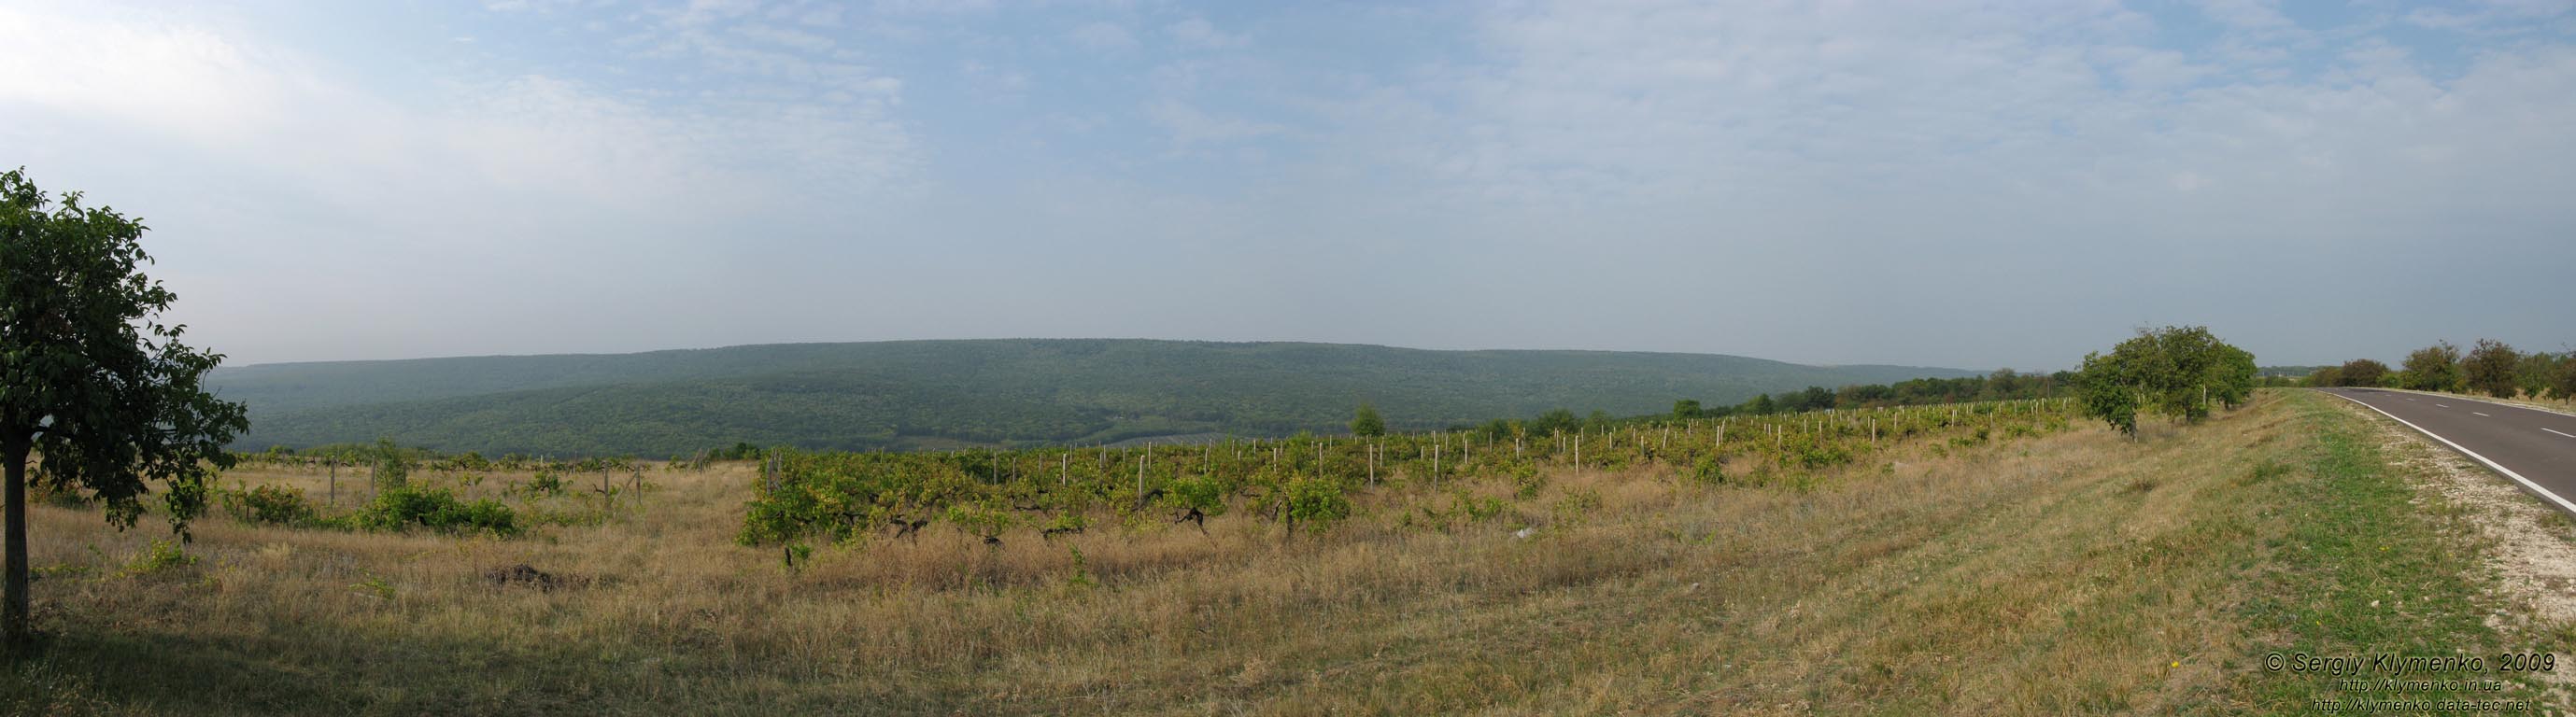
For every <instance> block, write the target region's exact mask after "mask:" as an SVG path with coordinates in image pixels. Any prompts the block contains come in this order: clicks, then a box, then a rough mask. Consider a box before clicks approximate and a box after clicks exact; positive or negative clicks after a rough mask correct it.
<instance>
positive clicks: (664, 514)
mask: <svg viewBox="0 0 2576 717" xmlns="http://www.w3.org/2000/svg"><path fill="white" fill-rule="evenodd" d="M2328 401H2329V399H2325V398H2323V397H2320V396H2317V395H2314V394H2310V393H2305V392H2267V393H2266V395H2265V396H2264V397H2263V398H2262V399H2261V400H2260V401H2259V402H2258V403H2257V405H2255V406H2254V407H2252V408H2250V409H2247V410H2244V411H2240V412H2237V413H2234V414H2229V415H2226V416H2223V417H2221V418H2219V419H2216V420H2215V421H2214V422H2213V423H2212V424H2210V425H2207V426H2203V427H2196V428H2175V427H2170V426H2162V425H2151V426H2149V430H2148V434H2147V435H2146V436H2144V437H2142V438H2141V439H2139V440H2135V441H2131V440H2124V439H2121V438H2118V437H2116V436H2113V435H2110V434H2108V433H2106V432H2103V431H2101V430H2098V429H2087V430H2083V431H2078V432H2074V433H2064V434H2057V435H2052V436H2046V437H2041V438H2034V439H2024V440H2019V441H2014V442H2005V443H2000V444H1993V445H1987V446H1977V447H1969V448H1955V447H1950V446H1940V445H1914V446H1910V447H1903V448H1898V449H1894V450H1893V452H1891V453H1889V454H1886V455H1884V456H1881V457H1882V458H1885V459H1887V460H1885V461H1882V462H1874V463H1872V464H1869V465H1862V466H1854V467H1850V468H1848V469H1842V470H1837V471H1833V472H1830V473H1827V474H1824V475H1821V476H1816V480H1814V481H1797V482H1795V483H1806V484H1808V485H1809V486H1810V487H1807V488H1804V489H1800V488H1792V487H1785V485H1774V486H1767V487H1764V486H1741V485H1735V486H1727V487H1719V488H1705V487H1699V486H1696V485H1693V484H1688V483H1684V482H1679V481H1674V480H1670V479H1667V478H1664V477H1662V476H1660V475H1659V474H1658V473H1657V472H1656V471H1654V470H1652V469H1646V470H1639V471H1634V472H1630V473H1623V474H1602V473H1594V472H1584V471H1565V472H1558V473H1555V474H1552V475H1551V476H1550V483H1549V487H1548V489H1547V490H1546V491H1545V492H1544V493H1543V494H1542V495H1540V496H1539V497H1537V498H1535V499H1531V500H1529V501H1525V502H1523V503H1520V504H1519V505H1520V506H1521V507H1520V508H1518V509H1517V510H1519V511H1520V513H1521V515H1522V516H1523V517H1525V518H1529V519H1533V520H1537V521H1539V522H1542V523H1544V524H1545V527H1544V528H1543V529H1542V531H1541V532H1540V533H1539V534H1538V535H1537V537H1535V538H1532V539H1529V540H1519V539H1515V538H1513V537H1511V536H1510V535H1509V534H1508V532H1507V530H1508V529H1509V527H1510V524H1509V523H1508V522H1506V523H1501V524H1497V523H1483V524H1478V523H1464V524H1460V527H1457V528H1456V529H1454V530H1451V531H1425V530H1421V529H1418V528H1416V529H1407V528H1399V527H1396V526H1397V524H1398V523H1399V522H1400V521H1399V520H1398V519H1397V516H1398V515H1407V514H1409V515H1416V516H1420V515H1424V514H1425V513H1424V512H1423V511H1425V510H1426V509H1429V510H1432V511H1435V512H1436V511H1437V510H1439V509H1440V508H1441V506H1443V505H1444V502H1443V501H1444V500H1445V499H1443V498H1439V497H1433V496H1423V495H1413V494H1393V495H1376V496H1372V497H1371V498H1369V499H1368V500H1366V501H1364V506H1366V508H1367V510H1366V511H1365V514H1364V516H1363V517H1361V518H1358V519H1355V520H1354V521H1353V522H1352V523H1350V524H1347V525H1345V526H1343V527H1342V528H1341V529H1339V530H1338V531H1336V532H1335V533H1334V534H1332V535H1330V536H1327V537H1324V538H1320V539H1314V538H1301V539H1298V540H1295V541H1286V542H1283V541H1282V540H1280V538H1279V536H1278V535H1277V534H1276V532H1275V529H1274V528H1269V527H1266V526H1265V525H1263V524H1260V523H1257V522H1253V521H1249V520H1246V519H1243V518H1241V517H1239V516H1234V515H1229V516H1225V517H1221V518H1219V519H1218V520H1216V521H1214V522H1212V524H1211V525H1212V531H1213V535H1212V536H1207V537H1202V536H1200V535H1198V534H1197V533H1196V532H1195V531H1188V530H1185V529H1183V530H1162V531H1152V532H1147V533H1144V534H1138V535H1129V534H1120V533H1115V532H1094V533H1092V534H1089V535H1082V536H1076V537H1074V538H1072V539H1069V540H1064V541H1058V542H1054V543H1048V542H1044V541H1040V540H1038V539H1036V537H1035V536H1031V535H1027V534H1025V533H1020V534H1013V535H1009V536H1006V540H1007V544H1006V545H1005V547H1003V548H1001V549H999V550H988V549H986V548H984V547H983V546H981V545H977V544H974V542H973V539H972V538H970V537H967V536H962V535H958V534H955V533H953V532H949V531H944V530H943V531H941V532H936V533H934V534H932V535H930V536H928V537H926V538H924V539H923V540H921V541H920V543H919V544H917V545H913V544H904V543H880V544H875V545H871V546H868V547H866V548H864V549H860V550H834V549H827V550H824V551H823V552H821V553H820V554H819V556H818V560H817V561H816V563H815V564H814V565H813V566H811V567H810V568H809V569H807V570H806V571H804V572H802V573H800V574H795V575H789V574H786V573H784V572H783V571H781V570H780V569H779V567H778V563H777V558H776V556H775V555H774V554H773V553H770V552H767V551H762V550H754V549H750V548H741V547H736V546H733V545H731V544H730V543H729V542H728V539H729V537H730V534H731V530H732V529H733V527H734V525H735V523H734V522H733V520H735V518H734V517H733V516H736V515H737V514H738V513H737V511H738V510H739V505H740V503H741V500H742V499H743V498H744V496H745V490H744V487H743V484H744V483H746V482H747V481H748V480H749V479H750V474H749V473H748V472H747V468H745V467H741V466H734V467H729V468H725V469H721V470H720V471H718V472H716V473H711V474H704V475H699V474H660V475H657V476H656V478H657V479H659V480H664V481H668V482H669V485H668V486H667V487H666V488H664V489H662V490H660V491H657V492H655V493H654V494H653V497H652V503H651V506H652V507H651V508H650V509H649V510H646V511H644V512H642V513H641V514H639V515H637V516H635V517H634V518H632V519H631V520H629V521H626V522H620V523H612V524H609V525H606V526H600V527H595V528H555V529H551V531H552V532H551V533H550V534H549V536H548V537H544V538H539V539H529V540H519V541H509V542H494V541H481V540H472V541H458V540H451V539H443V538H434V537H426V536H410V537H400V536H368V535H341V534H329V533H311V532H296V531H286V530H276V529H267V528H253V527H246V526H239V525H232V524H223V523H210V524H208V525H206V526H205V527H204V528H203V529H202V530H201V531H200V534H199V540H198V546H199V547H198V548H197V550H198V551H199V552H200V553H201V554H203V555H205V556H206V560H207V562H206V563H205V564H203V565H200V566H198V567H195V568H179V569H172V570H167V571H163V572H160V573H156V574H152V575H146V576H141V577H124V576H116V575H112V574H109V575H105V576H104V577H99V576H97V575H98V574H99V572H102V571H104V572H112V571H113V569H114V565H115V564H117V563H119V562H121V561H122V560H123V558H124V556H126V555H128V554H130V553H132V552H134V551H135V550H136V549H137V547H138V546H139V544H140V542H141V541H142V540H143V539H144V538H146V537H148V533H145V534H116V533H112V532H107V531H104V530H102V529H100V528H98V527H97V519H96V518H95V517H94V516H89V515H81V514H76V513H72V512H69V511H64V510H60V509H54V508H40V509H39V510H37V511H36V517H37V521H38V522H37V526H36V528H37V529H36V530H35V531H34V532H35V533H36V535H37V536H39V537H38V541H37V543H36V546H37V552H36V556H35V563H36V564H37V565H39V566H90V569H91V570H92V571H93V576H92V577H62V578H56V579H49V580H46V581H42V582H39V583H38V585H37V593H36V595H37V599H38V604H39V613H40V615H41V616H42V618H43V619H44V620H46V621H47V622H48V623H49V624H51V625H53V626H55V627H56V628H57V629H59V630H61V631H62V633H63V635H62V637H60V638H59V639H58V640H57V642H56V643H55V645H54V648H53V651H52V653H51V654H49V655H48V656H47V657H45V658H43V659H40V660H36V661H32V662H26V663H21V664H19V665H17V666H16V667H15V668H14V673H13V675H12V676H11V677H10V678H8V679H7V680H6V681H5V682H0V705H5V706H7V707H10V708H12V711H17V712H37V711H59V712H63V713H74V714H76V713H84V712H104V713H120V712H130V713H136V714H182V713H189V714H239V713H262V712H273V711H293V712H335V713H336V712H350V713H362V714H421V713H450V712H469V713H470V712H493V711H507V712H520V711H537V712H546V711H551V712H578V713H583V714H655V713H667V712H673V711H678V712H688V713H702V714H775V713H779V712H780V711H812V712H823V711H829V712H834V713H888V714H918V713H931V712H946V711H957V712H961V713H973V714H989V713H1065V712H1076V711H1080V712H1110V713H1130V712H1150V713H1176V714H1203V713H1210V712H1224V713H1233V712H1250V713H1265V714H1267V713H1314V712H1322V711H1327V710H1343V711H1352V712H1366V713H1388V714H1434V713H1461V712H1467V713H1491V714H1561V713H1608V712H1615V711H1622V710H1626V711H1636V712H1647V713H1809V712H1820V713H1830V714H1845V713H1860V714H1909V715H1910V714H1926V713H1951V714H1991V713H2007V714H2069V713H2102V712H2140V713H2169V712H2203V713H2246V714H2271V713H2281V712H2300V711H2305V709H2304V707H2305V705H2306V700H2307V699H2309V698H2311V697H2314V696H2317V695H2318V694H2320V693H2321V692H2324V691H2328V690H2329V689H2330V687H2331V685H2330V684H2328V683H2326V682H2325V681H2324V679H2323V678H2310V677H2304V676H2293V675H2284V674H2272V673H2265V672H2262V671H2261V670H2260V669H2259V668H2258V667H2257V666H2258V665H2259V664H2260V661H2261V655H2263V654H2264V653H2266V652H2269V651H2274V650H2282V651H2288V650H2308V651H2312V652H2313V651H2320V650H2323V651H2338V652H2339V651H2347V650H2357V651H2383V650H2388V651H2400V652H2409V653H2416V654H2423V653H2427V652H2430V651H2437V650H2448V649H2462V650H2470V651H2490V650H2496V649H2504V648H2514V647H2528V646H2527V645H2516V644H2513V643H2512V642H2510V639H2509V638H2507V637H2502V636H2499V635H2497V634H2496V633H2494V632H2493V631H2492V630H2491V629H2489V628H2486V627H2485V626H2484V625H2483V624H2482V623H2481V621H2479V620H2478V619H2477V616H2479V615H2483V614H2485V613H2486V611H2488V610H2490V609H2492V606H2490V605H2487V604H2485V603H2483V602H2481V600H2483V599H2484V598H2482V597H2481V595H2482V591H2481V580H2482V578H2481V577H2480V576H2479V575H2478V574H2476V573H2469V574H2462V573H2460V572H2457V571H2459V570H2461V569H2471V570H2474V569H2475V568H2476V566H2477V565H2478V563H2477V562H2476V561H2474V560H2470V559H2467V557H2468V556H2467V554H2466V553H2464V552H2462V551H2464V550H2467V549H2468V546H2467V545H2466V544H2465V543H2463V542H2462V541H2460V540H2458V535H2457V534H2456V532H2455V530H2454V527H2446V526H2445V524H2444V522H2443V521H2444V520H2445V518H2444V516H2445V515H2447V514H2448V513H2446V511H2444V510H2443V509H2442V506H2441V505H2439V504H2438V503H2433V504H2428V505H2426V506H2423V507H2417V506H2414V505H2411V504H2410V501H2413V500H2420V499H2423V496H2421V495H2419V494H2417V493H2415V492H2413V491H2411V490H2408V489H2407V488H2406V485H2405V483H2404V478H2403V477H2402V476H2400V475H2398V474H2397V473H2396V472H2394V470H2393V469H2389V468H2387V467H2386V465H2385V464H2386V461H2385V460H2384V459H2383V457H2381V456H2380V455H2378V454H2377V450H2376V449H2375V448H2374V447H2373V445H2372V444H2371V443H2370V442H2368V441H2367V440H2364V433H2365V431H2366V430H2367V428H2366V424H2365V423H2364V422H2363V420H2362V419H2360V418H2358V417H2356V415H2355V414H2353V413H2351V412H2349V411H2345V410H2343V409H2340V408H2339V407H2337V406H2334V405H2332V404H2331V403H2329V402H2328ZM259 478H262V479H268V480H284V481H288V482H295V483H299V484H304V485H308V486H311V487H312V488H314V489H315V491H316V493H318V492H319V490H318V489H319V481H320V477H319V476H316V475H275V476H261V477H259ZM1489 488H1490V487H1489ZM1579 496H1591V497H1592V498H1593V499H1596V500H1597V503H1598V506H1597V507H1594V508H1591V509H1588V510H1581V511H1568V510H1564V509H1562V508H1560V506H1566V505H1571V504H1573V503H1572V502H1573V501H1578V500H1579V499H1578V497H1579ZM148 529H149V526H147V528H146V530H148ZM1072 549H1079V550H1080V553H1081V554H1082V555H1083V556H1084V557H1083V563H1082V566H1083V567H1082V572H1081V573H1080V575H1081V576H1082V579H1081V580H1077V579H1076V575H1077V573H1076V572H1075V563H1074V562H1073V557H1072V555H1073V553H1072V552H1071V550H1072ZM519 562H527V563H531V564H534V565H537V566H539V567H541V568H545V569H549V570H559V571H564V572H570V573H578V574H580V575H582V576H585V577H589V578H592V579H594V580H595V581H596V582H594V583H593V584H591V585H589V586H587V587H583V588H578V589H571V590H561V591H556V592H552V593H539V592H535V591H531V590H526V589H523V588H495V587H491V586H488V585H485V584H483V583H482V582H481V581H479V580H478V579H477V577H476V575H477V574H478V573H479V572H480V571H481V570H484V569H487V568H491V567H497V566H503V565H509V564H514V563H519ZM370 581H381V583H380V584H382V585H384V586H385V587H386V588H388V589H389V591H390V595H391V596H392V597H390V599H388V598H385V597H381V596H380V593H379V592H378V591H377V590H376V589H375V588H373V587H370V586H369V585H370ZM1083 581H1089V582H1092V583H1096V584H1097V586H1096V587H1093V586H1085V585H1083V584H1081V583H1082V582H1083ZM2400 591H2405V592H2408V593H2410V594H2404V595H2400V594H2398V593H2399V592H2400ZM2392 599H2405V600H2406V601H2407V602H2406V603H2405V604H2404V606H2403V607H2402V608H2401V607H2397V606H2393V605H2387V604H2386V603H2387V602H2388V601H2391V600H2392ZM2370 600H2381V601H2383V606H2373V605H2370V604H2369V601H2370Z"/></svg>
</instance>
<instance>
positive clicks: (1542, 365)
mask: <svg viewBox="0 0 2576 717" xmlns="http://www.w3.org/2000/svg"><path fill="white" fill-rule="evenodd" d="M1968 375H1974V372H1969V371H1961V370H1956V369H1939V368H1915V367H1902V366H1834V367H1818V366H1802V365H1798V364H1789V363H1782V362H1778V361H1766V360H1761V359H1751V358H1744V357H1739V356H1722V355H1707V354H1672V353H1635V352H1606V351H1426V350H1419V349H1401V348H1389V347H1384V346H1357V345H1341V344H1308V343H1209V342H1182V341H1147V340H1096V339H1061V340H1057V339H1047V340H974V341H895V342H880V343H845V344H778V345H763V346H736V347H729V348H720V349H701V350H685V351H655V352H649V353H638V354H615V355H554V356H486V357H472V358H442V359H416V360H406V361H356V362H334V363H301V364H268V365H259V366H245V367H239V368H227V369H223V370H220V371H218V372H216V373H215V375H214V376H213V377H212V378H211V379H210V384H211V385H212V386H213V387H214V389H215V390H216V392H217V393H218V394H220V395H222V396H223V397H225V398H227V399H231V400H238V401H243V402H246V403H248V404H249V405H250V409H251V421H252V422H251V430H250V432H249V433H247V434H245V435H244V436H242V438H241V440H240V441H239V442H238V444H237V445H239V446H243V447H250V448H259V447H266V446H269V445H278V444H283V445H288V446H298V447H301V446H309V445H318V444H324V443H340V442H353V441H367V440H372V439H374V438H375V437H377V436H392V437H394V438H395V439H396V440H399V441H401V442H402V443H405V444H411V445H420V446H426V447H431V448H437V449H441V450H446V451H465V450H476V451H482V452H485V453H488V454H497V453H507V452H522V453H546V454H558V455H561V454H593V453H610V454H637V455H643V456H667V455H675V454H682V453H688V452H691V451H695V450H697V449H699V448H705V447H710V446H717V445H728V444H731V443H734V442H737V441H747V442H751V443H757V444H771V443H790V444H795V445H799V446H804V447H809V448H836V449H854V450H855V449H872V448H883V449H910V448H926V447H941V446H954V445H960V444H986V445H991V444H1030V443H1072V444H1088V443H1094V442H1105V441H1117V440H1122V439H1128V438H1137V437H1145V436H1159V435H1180V434H1193V433H1213V432H1224V433H1238V434H1247V435H1276V434H1286V433H1293V432H1296V431H1299V430H1316V431H1333V430H1338V429H1339V427H1340V426H1341V425H1342V423H1343V422H1344V421H1347V420H1348V419H1349V416H1350V412H1351V409H1352V407H1353V406H1355V405H1357V404H1359V403H1361V402H1368V403H1373V404H1375V405H1377V406H1378V407H1379V408H1380V409H1381V410H1383V411H1384V413H1385V414H1386V416H1387V419H1388V422H1389V423H1390V425H1391V426H1393V427H1396V428H1424V427H1432V426H1441V425H1451V424H1457V423H1462V422H1470V421H1481V420H1485V419H1490V418H1496V417H1514V416H1530V415H1535V414H1537V413H1540V412H1542V411H1546V410H1548V409H1552V408H1571V409H1575V410H1576V411H1578V412H1582V411H1590V410H1593V409H1601V410H1606V411H1609V412H1611V413H1614V414H1636V413H1647V412H1654V411H1662V410H1666V409H1669V408H1670V407H1671V406H1672V403H1673V401H1674V400H1675V399H1679V398H1695V399H1700V400H1703V401H1708V402H1711V403H1712V404H1716V403H1732V402H1736V401H1740V400H1743V399H1745V398H1749V397H1751V396H1753V395H1754V394H1756V393H1764V392H1776V391H1783V390H1791V389H1797V388H1803V387H1806V386H1827V387H1833V386H1841V385H1846V384H1854V383H1889V382H1894V381H1899V380H1903V379H1908V378H1919V377H1957V376H1968Z"/></svg>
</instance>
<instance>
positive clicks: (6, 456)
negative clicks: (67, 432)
mask: <svg viewBox="0 0 2576 717" xmlns="http://www.w3.org/2000/svg"><path fill="white" fill-rule="evenodd" d="M27 443H28V442H27V436H25V435H12V436H8V437H6V438H0V461H5V462H6V463H7V464H8V465H7V466H6V468H7V473H8V488H7V490H6V491H5V493H6V498H5V500H6V502H7V509H6V512H7V520H8V530H7V533H8V537H7V543H8V546H7V551H8V566H7V570H8V577H7V583H8V587H7V590H6V591H5V595H0V639H5V640H6V641H7V643H8V644H9V645H11V646H17V645H24V644H27V642H28V640H29V639H31V638H33V637H35V635H36V631H35V626H34V625H32V624H29V623H28V621H27V449H28V445H27Z"/></svg>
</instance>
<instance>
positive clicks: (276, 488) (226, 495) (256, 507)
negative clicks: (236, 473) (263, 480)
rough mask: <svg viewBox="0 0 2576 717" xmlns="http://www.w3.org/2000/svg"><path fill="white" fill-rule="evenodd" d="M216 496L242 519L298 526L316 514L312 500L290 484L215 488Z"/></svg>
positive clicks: (225, 509) (243, 520)
mask: <svg viewBox="0 0 2576 717" xmlns="http://www.w3.org/2000/svg"><path fill="white" fill-rule="evenodd" d="M216 498H217V500H218V501H219V502H221V503H222V504H223V507H224V512H227V513H231V514H232V516H233V518H234V519H236V520H240V521H242V522H246V523H267V524H271V525H285V526H301V525H306V524H310V523H312V522H313V521H314V519H315V518H316V517H318V516H319V515H320V513H319V511H317V510H315V509H314V507H313V503H312V502H311V501H308V500H305V498H304V491H303V490H301V489H298V488H294V487H291V486H282V485H259V486H253V487H251V488H248V489H239V488H236V489H232V490H221V489H218V490H217V491H216Z"/></svg>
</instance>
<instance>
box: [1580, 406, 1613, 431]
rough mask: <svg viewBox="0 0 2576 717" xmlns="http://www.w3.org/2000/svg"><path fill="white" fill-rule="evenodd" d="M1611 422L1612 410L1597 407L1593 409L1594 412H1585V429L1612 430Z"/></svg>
mask: <svg viewBox="0 0 2576 717" xmlns="http://www.w3.org/2000/svg"><path fill="white" fill-rule="evenodd" d="M1611 422H1612V419H1611V418H1610V412H1609V411H1604V410H1601V409H1598V408H1595V409H1592V412H1591V413H1589V414H1585V415H1584V416H1583V430H1587V431H1606V430H1610V424H1611Z"/></svg>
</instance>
